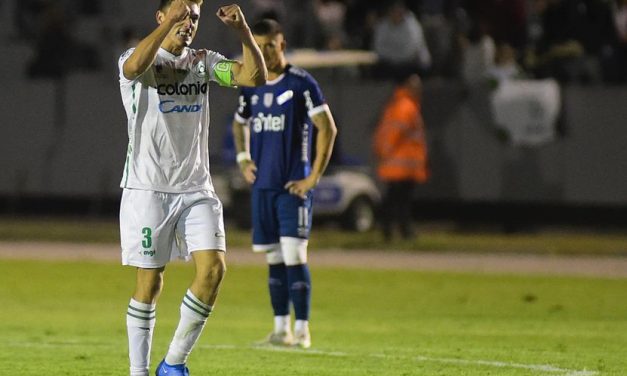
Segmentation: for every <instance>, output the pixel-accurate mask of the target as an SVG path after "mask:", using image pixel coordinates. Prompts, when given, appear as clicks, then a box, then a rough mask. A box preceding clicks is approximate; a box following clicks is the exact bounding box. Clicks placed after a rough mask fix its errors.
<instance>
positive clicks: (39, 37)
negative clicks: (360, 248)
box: [0, 0, 627, 84]
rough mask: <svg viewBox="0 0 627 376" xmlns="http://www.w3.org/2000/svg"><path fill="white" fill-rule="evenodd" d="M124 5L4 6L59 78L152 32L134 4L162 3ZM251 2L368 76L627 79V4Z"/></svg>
mask: <svg viewBox="0 0 627 376" xmlns="http://www.w3.org/2000/svg"><path fill="white" fill-rule="evenodd" d="M3 3H4V4H3ZM123 3H124V2H122V1H120V0H109V1H104V0H22V1H15V2H13V4H11V2H10V1H7V0H4V1H2V2H0V8H1V9H2V11H3V12H5V13H7V15H5V16H4V17H3V19H4V20H5V21H8V22H6V23H5V32H6V33H8V35H9V36H10V37H11V39H12V40H13V41H14V42H16V41H20V42H23V43H27V44H29V45H30V46H31V47H32V48H34V49H35V54H34V56H33V57H32V58H31V59H30V60H29V61H28V71H29V74H30V75H32V76H41V75H44V76H49V75H55V74H57V75H58V74H60V73H62V72H63V71H64V70H73V69H102V67H104V66H107V65H109V64H110V61H111V60H115V59H113V58H112V56H111V54H109V53H108V52H115V53H117V52H118V51H119V50H120V49H122V48H123V47H124V46H126V45H132V44H133V43H134V42H135V41H136V40H137V39H138V38H139V37H140V36H142V35H144V34H145V33H146V32H147V31H149V30H150V28H149V26H150V24H146V23H145V22H146V19H142V20H141V21H139V22H138V20H137V19H135V18H134V17H133V13H134V12H130V11H129V10H132V8H133V7H135V8H149V9H150V10H152V8H154V7H155V6H154V4H151V3H150V2H148V1H146V2H145V3H146V4H141V5H140V4H139V3H137V2H133V3H137V4H134V5H133V7H130V8H129V6H128V5H125V4H123ZM205 3H207V6H205V8H206V10H205V17H210V16H211V15H210V12H209V11H208V8H212V7H217V5H218V4H217V3H216V4H212V1H205ZM242 6H243V7H244V9H245V10H246V11H247V14H248V17H249V18H250V19H251V20H254V19H257V18H259V17H272V18H276V19H278V20H279V21H281V22H282V23H283V24H284V25H285V28H286V33H287V35H288V41H289V46H290V48H292V49H296V48H314V49H317V50H342V49H360V50H371V51H373V52H375V53H376V54H377V55H378V57H379V59H380V60H379V63H380V69H377V70H376V71H374V72H367V73H368V74H373V75H383V76H385V75H387V74H388V73H389V72H392V71H394V70H395V69H396V68H398V67H399V66H401V67H405V68H415V69H418V70H419V71H420V72H421V74H422V75H423V76H440V77H457V78H460V79H463V80H465V81H474V80H477V79H478V78H480V77H484V76H486V75H493V76H497V77H502V76H512V75H514V76H524V77H534V78H545V77H554V78H556V79H558V80H559V81H560V82H580V83H584V84H585V83H595V82H605V83H611V84H620V83H624V82H625V81H626V79H627V75H626V73H625V71H626V69H625V68H624V67H625V65H626V64H627V1H625V0H405V1H403V0H400V1H393V0H388V1H378V0H304V1H303V0H285V1H282V0H249V1H242ZM8 13H10V14H8ZM128 13H130V14H128ZM149 13H150V12H149ZM149 21H152V19H150V20H149ZM142 22H143V24H142ZM6 25H12V27H11V28H7V27H6ZM214 42H215V43H214V44H216V45H217V48H221V47H223V46H221V43H220V41H218V40H215V41H214ZM112 48H113V51H111V49H112ZM229 48H230V49H232V50H234V51H235V48H234V47H232V46H231V47H229ZM68 62H71V64H68Z"/></svg>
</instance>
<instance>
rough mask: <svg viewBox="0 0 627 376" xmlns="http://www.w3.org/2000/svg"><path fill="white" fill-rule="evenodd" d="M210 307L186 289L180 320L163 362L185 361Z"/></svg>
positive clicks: (198, 335)
mask: <svg viewBox="0 0 627 376" xmlns="http://www.w3.org/2000/svg"><path fill="white" fill-rule="evenodd" d="M211 310H212V307H211V306H210V305H207V304H205V303H203V302H201V301H200V299H198V298H197V297H195V296H194V294H192V292H191V291H189V290H187V293H186V294H185V297H184V298H183V303H182V304H181V321H179V326H178V327H177V328H176V331H175V332H174V338H172V342H171V343H170V348H169V350H168V354H167V355H166V356H165V362H166V363H168V364H169V365H175V364H184V363H187V357H188V356H189V353H191V352H192V348H193V347H194V345H195V344H196V341H197V340H198V337H200V333H201V332H202V329H203V328H204V327H205V322H207V317H209V315H210V314H211Z"/></svg>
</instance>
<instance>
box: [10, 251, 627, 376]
mask: <svg viewBox="0 0 627 376" xmlns="http://www.w3.org/2000/svg"><path fill="white" fill-rule="evenodd" d="M191 275H192V268H191V265H188V264H185V265H184V264H173V265H171V266H169V267H168V269H167V270H166V284H165V289H164V292H163V295H162V297H161V300H160V302H159V305H158V310H157V329H156V333H155V338H154V346H153V359H152V368H151V369H154V367H155V366H156V364H157V363H158V362H159V360H160V359H161V358H162V357H163V355H164V353H165V351H166V347H167V345H168V343H169V340H170V338H171V336H172V334H173V331H174V327H175V325H176V323H177V320H178V307H179V305H180V300H181V298H182V295H183V293H184V291H185V289H186V288H187V284H188V282H189V280H190V278H191ZM312 275H313V283H314V284H313V288H314V290H313V311H312V321H311V327H312V335H313V347H312V349H310V350H306V351H300V350H284V351H281V350H276V349H272V348H265V347H256V346H254V345H253V344H254V342H256V341H258V340H259V339H261V338H262V337H264V336H265V335H266V334H267V333H268V332H269V330H270V329H271V325H272V324H271V323H272V314H271V311H270V307H269V303H268V298H267V294H266V282H265V280H266V271H265V268H262V267H255V266H246V267H244V266H238V265H234V266H231V267H230V268H229V271H228V273H227V276H226V279H225V281H224V285H223V288H222V291H221V294H220V297H219V299H218V304H217V306H216V310H215V312H214V315H213V316H212V317H211V318H210V319H209V321H208V325H207V327H206V329H205V332H204V333H203V335H202V337H201V339H200V341H199V343H198V345H197V348H196V349H195V350H194V352H193V353H192V356H191V357H190V362H189V366H190V370H191V372H192V375H196V376H200V375H236V376H239V375H242V376H246V375H255V376H260V375H315V376H325V375H329V376H348V375H505V376H509V375H562V376H565V375H569V376H591V375H625V374H627V357H626V356H625V349H626V348H627V280H621V279H619V280H611V279H591V278H564V277H559V278H558V277H544V276H543V277H536V276H534V277H525V276H504V275H473V274H455V273H426V272H418V271H382V270H355V269H350V270H344V269H325V268H317V269H314V270H313V271H312ZM133 280H134V270H133V269H132V268H128V267H122V266H119V265H117V264H116V263H85V262H63V263H60V262H36V261H6V260H0V374H5V373H4V372H5V371H7V372H9V373H7V374H11V375H47V376H54V375H81V376H87V375H116V376H117V375H126V374H128V373H127V367H128V366H127V363H128V361H127V350H126V349H127V343H126V334H125V330H126V328H125V316H124V315H125V312H126V305H127V304H128V299H129V297H130V293H131V289H132V282H133Z"/></svg>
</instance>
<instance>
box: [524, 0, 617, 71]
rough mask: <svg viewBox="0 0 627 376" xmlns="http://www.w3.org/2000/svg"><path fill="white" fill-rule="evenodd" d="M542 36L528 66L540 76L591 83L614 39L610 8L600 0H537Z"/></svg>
mask: <svg viewBox="0 0 627 376" xmlns="http://www.w3.org/2000/svg"><path fill="white" fill-rule="evenodd" d="M535 3H536V4H535V8H536V9H537V11H538V12H540V14H539V17H540V20H541V36H540V37H539V41H538V43H537V45H536V48H535V50H534V51H532V52H531V53H529V54H528V57H527V59H526V63H527V65H528V66H529V67H530V68H531V69H533V71H534V72H535V74H536V76H537V77H539V78H544V77H555V78H557V79H558V80H559V81H560V82H572V81H579V82H594V81H598V80H599V79H600V78H601V73H602V72H601V59H602V58H603V59H605V57H603V56H604V55H605V54H608V53H609V54H611V45H612V44H613V43H614V40H615V31H614V29H613V27H612V24H613V22H612V18H611V10H610V8H609V7H608V6H607V3H606V2H605V1H602V0H568V1H567V0H548V1H546V0H536V1H535Z"/></svg>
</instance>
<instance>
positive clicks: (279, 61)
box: [254, 34, 285, 71]
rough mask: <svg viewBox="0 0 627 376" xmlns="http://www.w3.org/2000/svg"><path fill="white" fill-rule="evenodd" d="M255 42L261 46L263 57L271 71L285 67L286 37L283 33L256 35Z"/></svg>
mask: <svg viewBox="0 0 627 376" xmlns="http://www.w3.org/2000/svg"><path fill="white" fill-rule="evenodd" d="M254 37H255V42H257V45H258V46H259V49H260V50H261V53H262V54H263V59H264V60H265V61H266V67H268V70H269V71H277V70H281V69H282V68H283V66H282V65H283V61H284V59H285V56H284V53H285V39H284V37H283V34H277V35H274V36H270V35H255V36H254Z"/></svg>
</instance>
